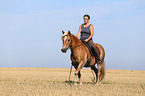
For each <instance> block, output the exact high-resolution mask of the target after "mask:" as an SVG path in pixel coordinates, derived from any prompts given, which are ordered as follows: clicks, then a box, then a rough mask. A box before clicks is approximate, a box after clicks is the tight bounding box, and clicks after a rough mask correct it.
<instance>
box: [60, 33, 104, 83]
mask: <svg viewBox="0 0 145 96" xmlns="http://www.w3.org/2000/svg"><path fill="white" fill-rule="evenodd" d="M62 41H63V46H62V49H61V51H62V52H63V53H66V52H67V50H68V48H70V49H71V55H70V57H71V61H72V65H73V66H74V68H75V69H76V70H75V72H74V74H75V76H74V82H75V84H76V85H77V77H78V78H79V82H80V84H82V82H81V73H80V71H81V69H82V68H83V67H91V69H92V70H93V71H94V73H95V75H96V81H95V83H96V82H97V85H98V84H100V83H101V81H102V80H103V78H104V75H105V61H104V58H105V50H104V48H103V47H102V46H101V45H100V44H98V43H95V45H96V46H97V47H98V48H99V50H100V56H99V57H100V59H101V62H99V63H98V62H97V61H96V60H95V57H94V56H91V54H90V51H89V49H88V48H87V47H86V45H85V44H84V43H83V42H82V41H81V40H79V39H78V38H77V37H76V36H75V35H73V34H72V33H71V32H70V31H68V32H64V31H63V30H62ZM90 58H91V61H90V62H89V64H87V61H88V59H90ZM96 63H97V66H98V69H97V68H96V67H95V64H96Z"/></svg>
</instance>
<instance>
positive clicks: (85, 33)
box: [76, 14, 101, 63]
mask: <svg viewBox="0 0 145 96" xmlns="http://www.w3.org/2000/svg"><path fill="white" fill-rule="evenodd" d="M83 18H84V23H83V24H81V25H80V27H79V31H78V33H77V35H76V36H77V37H78V38H79V37H80V35H81V38H80V39H81V40H82V41H83V42H86V43H89V44H90V45H91V46H92V47H93V48H94V51H95V52H94V54H95V58H96V60H97V62H99V63H100V62H101V60H100V58H99V55H98V54H97V50H98V48H97V47H96V45H95V44H94V42H93V40H92V37H93V35H94V28H93V25H92V24H90V23H89V20H90V16H89V15H87V14H85V15H84V16H83Z"/></svg>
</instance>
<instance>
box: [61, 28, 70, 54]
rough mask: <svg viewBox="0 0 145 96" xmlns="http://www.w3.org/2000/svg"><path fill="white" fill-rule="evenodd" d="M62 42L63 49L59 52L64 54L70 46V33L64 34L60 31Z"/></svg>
mask: <svg viewBox="0 0 145 96" xmlns="http://www.w3.org/2000/svg"><path fill="white" fill-rule="evenodd" d="M62 41H63V47H62V49H61V51H62V52H63V53H66V51H67V49H68V48H69V47H70V46H71V42H72V40H71V33H70V31H68V32H64V31H63V30H62Z"/></svg>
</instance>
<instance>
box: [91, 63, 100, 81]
mask: <svg viewBox="0 0 145 96" xmlns="http://www.w3.org/2000/svg"><path fill="white" fill-rule="evenodd" d="M91 69H92V70H93V71H94V72H95V74H96V81H95V82H97V79H98V69H97V68H96V67H95V65H93V66H91Z"/></svg>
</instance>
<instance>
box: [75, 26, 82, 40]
mask: <svg viewBox="0 0 145 96" xmlns="http://www.w3.org/2000/svg"><path fill="white" fill-rule="evenodd" d="M81 27H82V25H80V27H79V31H78V34H77V35H76V36H77V37H78V38H79V37H80V35H81Z"/></svg>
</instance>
